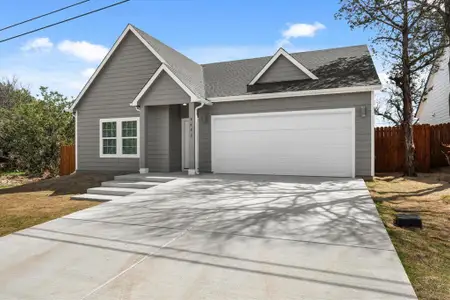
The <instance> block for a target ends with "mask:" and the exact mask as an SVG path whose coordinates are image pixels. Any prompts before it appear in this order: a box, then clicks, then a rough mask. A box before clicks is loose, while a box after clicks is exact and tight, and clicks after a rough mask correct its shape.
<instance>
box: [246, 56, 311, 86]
mask: <svg viewBox="0 0 450 300" xmlns="http://www.w3.org/2000/svg"><path fill="white" fill-rule="evenodd" d="M280 55H283V56H284V57H285V58H287V59H288V60H289V61H290V62H291V63H292V64H293V65H294V66H296V67H297V68H298V69H299V70H301V71H302V72H303V73H305V74H306V75H308V77H309V78H311V79H314V80H316V79H318V78H317V76H316V75H314V74H313V73H312V72H311V71H310V70H308V69H307V68H306V67H305V66H304V65H302V64H301V63H300V62H298V61H297V60H296V59H295V58H293V57H292V55H290V54H289V53H287V52H286V51H285V50H284V49H283V48H280V49H278V51H277V52H276V53H275V54H274V56H272V58H271V59H270V60H269V62H268V63H267V64H266V65H265V66H264V68H262V69H261V71H259V73H258V74H256V76H255V77H254V78H253V79H252V81H250V83H249V85H254V84H255V83H256V82H257V81H258V80H259V79H260V78H261V77H262V76H263V75H264V73H266V71H267V70H268V69H269V68H270V66H271V65H273V63H274V62H275V61H276V60H277V59H278V58H279V57H280Z"/></svg>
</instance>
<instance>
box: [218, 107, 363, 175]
mask: <svg viewBox="0 0 450 300" xmlns="http://www.w3.org/2000/svg"><path fill="white" fill-rule="evenodd" d="M354 119H355V118H354V109H353V108H351V109H330V110H314V111H295V112H281V113H278V112H277V113H258V114H236V115H220V116H212V118H211V139H212V141H211V142H212V145H211V147H212V149H211V151H212V153H211V154H212V171H213V172H215V173H238V174H239V173H240V174H275V175H303V176H335V177H354V175H355V174H354V153H355V152H354V144H355V138H354V137H355V133H354Z"/></svg>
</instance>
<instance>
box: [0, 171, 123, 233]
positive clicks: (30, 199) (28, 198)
mask: <svg viewBox="0 0 450 300" xmlns="http://www.w3.org/2000/svg"><path fill="white" fill-rule="evenodd" d="M114 175H115V174H112V173H79V174H73V175H68V176H61V177H57V178H51V179H42V180H40V179H37V180H36V179H33V180H31V181H26V184H23V185H18V186H13V187H10V186H7V187H4V188H2V189H0V236H3V235H6V234H9V233H12V232H14V231H17V230H21V229H24V228H27V227H31V226H34V225H36V224H40V223H43V222H46V221H49V220H52V219H55V218H59V217H61V216H64V215H67V214H70V213H72V212H75V211H78V210H81V209H85V208H88V207H91V206H94V205H98V204H99V203H98V202H93V201H74V200H70V196H71V195H73V194H81V193H85V192H86V190H87V189H88V188H90V187H95V186H100V184H101V182H103V181H107V180H112V179H113V177H114ZM5 176H10V175H5ZM5 176H0V178H1V179H4V178H3V177H5ZM4 180H6V179H4ZM8 180H9V179H8ZM20 180H21V179H18V181H15V182H16V183H17V182H21V181H20ZM9 182H11V181H9Z"/></svg>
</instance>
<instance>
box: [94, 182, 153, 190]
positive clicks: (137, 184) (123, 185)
mask: <svg viewBox="0 0 450 300" xmlns="http://www.w3.org/2000/svg"><path fill="white" fill-rule="evenodd" d="M158 184H160V182H150V181H137V182H134V181H116V180H113V181H105V182H102V186H103V187H118V188H132V189H148V188H151V187H154V186H156V185H158Z"/></svg>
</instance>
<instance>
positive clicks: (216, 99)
mask: <svg viewBox="0 0 450 300" xmlns="http://www.w3.org/2000/svg"><path fill="white" fill-rule="evenodd" d="M380 89H381V85H365V86H354V87H344V88H333V89H320V90H306V91H294V92H279V93H262V94H248V95H239V96H228V97H211V98H208V100H209V101H211V102H213V103H214V102H226V101H246V100H261V99H272V98H289V97H304V96H318V95H333V94H347V93H360V92H371V91H377V90H380Z"/></svg>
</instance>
